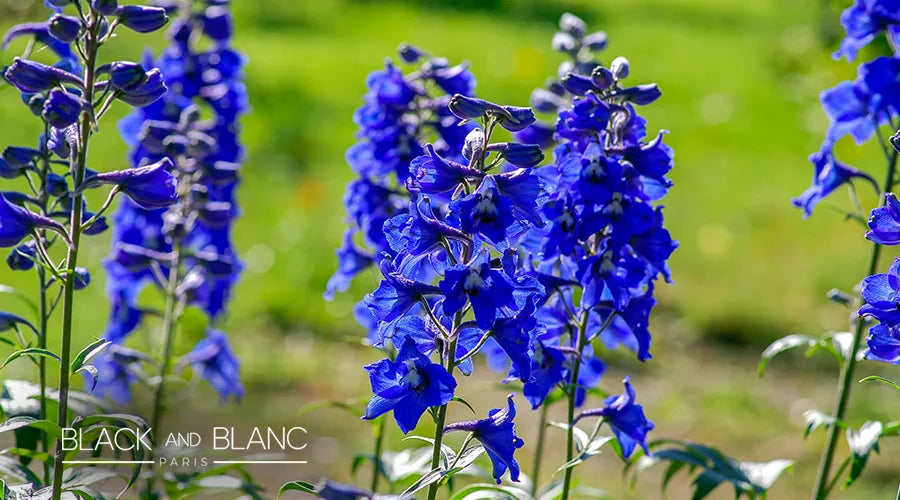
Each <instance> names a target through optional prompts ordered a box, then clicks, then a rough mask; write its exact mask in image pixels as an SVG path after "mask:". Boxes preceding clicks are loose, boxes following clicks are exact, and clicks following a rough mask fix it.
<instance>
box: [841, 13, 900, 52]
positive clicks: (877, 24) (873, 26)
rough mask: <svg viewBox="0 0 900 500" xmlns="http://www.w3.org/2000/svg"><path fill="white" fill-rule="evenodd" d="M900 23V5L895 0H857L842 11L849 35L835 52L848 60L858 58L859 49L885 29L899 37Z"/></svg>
mask: <svg viewBox="0 0 900 500" xmlns="http://www.w3.org/2000/svg"><path fill="white" fill-rule="evenodd" d="M898 24H900V5H898V4H897V2H896V1H895V0H855V1H854V2H853V5H852V6H850V7H847V9H845V10H844V12H842V13H841V25H843V27H844V30H846V32H847V37H846V38H844V40H843V41H842V42H841V47H840V48H839V49H838V51H837V52H835V53H834V58H835V59H840V58H841V57H845V58H847V60H848V61H853V60H854V59H856V53H857V52H859V49H861V48H862V47H865V46H866V45H868V44H869V42H871V41H872V40H873V39H874V38H875V36H876V35H877V34H878V33H880V32H882V31H885V30H888V31H889V35H888V36H890V37H892V38H894V39H895V40H896V39H897V38H898V36H897V35H898V32H897V25H898Z"/></svg>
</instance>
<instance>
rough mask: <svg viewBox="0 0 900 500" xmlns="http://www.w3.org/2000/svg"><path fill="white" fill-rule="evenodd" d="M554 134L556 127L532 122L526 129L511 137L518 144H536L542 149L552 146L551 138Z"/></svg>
mask: <svg viewBox="0 0 900 500" xmlns="http://www.w3.org/2000/svg"><path fill="white" fill-rule="evenodd" d="M555 133H556V127H554V126H553V125H550V124H547V123H543V122H534V123H532V124H531V125H529V126H528V127H526V128H524V129H522V130H520V131H518V132H516V133H514V134H513V137H515V139H516V140H517V141H519V142H522V143H525V144H537V145H539V146H541V147H542V148H549V147H550V146H552V145H553V137H554V134H555Z"/></svg>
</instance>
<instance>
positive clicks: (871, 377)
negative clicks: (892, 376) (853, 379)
mask: <svg viewBox="0 0 900 500" xmlns="http://www.w3.org/2000/svg"><path fill="white" fill-rule="evenodd" d="M862 382H881V383H882V384H884V385H887V386H889V387H893V388H894V389H895V390H898V391H900V385H897V384H895V383H894V382H891V381H890V380H888V379H886V378H884V377H879V376H878V375H869V376H868V377H866V378H864V379H862V380H860V383H862Z"/></svg>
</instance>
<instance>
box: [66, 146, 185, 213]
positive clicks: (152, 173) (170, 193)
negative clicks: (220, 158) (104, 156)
mask: <svg viewBox="0 0 900 500" xmlns="http://www.w3.org/2000/svg"><path fill="white" fill-rule="evenodd" d="M173 167H174V166H173V165H172V160H169V159H168V158H163V159H162V160H160V161H158V162H156V163H153V164H151V165H145V166H143V167H137V168H129V169H126V170H116V171H113V172H103V173H100V174H95V175H92V176H91V177H90V178H88V179H85V181H84V183H83V184H82V185H81V186H80V187H79V188H78V191H79V192H81V191H84V190H85V189H89V188H93V187H96V186H99V185H101V184H113V185H116V186H118V187H119V190H121V191H122V192H123V193H125V194H126V195H127V196H128V197H129V198H131V200H132V201H134V202H135V203H137V204H138V205H139V206H140V207H141V208H145V209H147V210H153V209H155V208H163V207H168V206H169V205H171V204H173V203H175V202H176V201H177V200H178V194H177V192H176V190H175V176H173V175H172V174H171V172H169V169H171V168H173Z"/></svg>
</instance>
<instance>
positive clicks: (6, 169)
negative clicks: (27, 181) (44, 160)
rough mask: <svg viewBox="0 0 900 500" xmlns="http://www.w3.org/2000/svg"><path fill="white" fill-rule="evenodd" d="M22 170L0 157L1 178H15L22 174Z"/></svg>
mask: <svg viewBox="0 0 900 500" xmlns="http://www.w3.org/2000/svg"><path fill="white" fill-rule="evenodd" d="M22 172H24V170H22V169H21V168H19V167H14V166H12V165H10V164H9V163H7V162H6V160H4V159H3V158H2V157H0V178H3V179H15V178H16V177H18V176H20V175H22Z"/></svg>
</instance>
